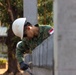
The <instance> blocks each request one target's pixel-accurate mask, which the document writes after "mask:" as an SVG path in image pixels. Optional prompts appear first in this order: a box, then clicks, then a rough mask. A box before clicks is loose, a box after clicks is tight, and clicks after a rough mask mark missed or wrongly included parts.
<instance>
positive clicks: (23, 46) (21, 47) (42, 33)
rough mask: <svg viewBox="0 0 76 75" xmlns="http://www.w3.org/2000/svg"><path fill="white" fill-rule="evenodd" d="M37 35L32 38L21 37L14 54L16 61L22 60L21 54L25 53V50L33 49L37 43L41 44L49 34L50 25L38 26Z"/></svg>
mask: <svg viewBox="0 0 76 75" xmlns="http://www.w3.org/2000/svg"><path fill="white" fill-rule="evenodd" d="M39 29H40V30H39V35H38V37H34V38H32V39H30V40H29V39H27V38H23V39H22V42H20V43H19V44H18V46H17V48H16V56H17V60H18V62H19V63H20V62H22V61H23V60H22V57H23V54H24V53H26V51H27V50H33V49H34V48H35V47H37V46H38V45H39V44H41V43H42V42H43V41H44V40H45V39H46V38H47V37H49V36H50V34H49V30H50V29H51V26H39Z"/></svg>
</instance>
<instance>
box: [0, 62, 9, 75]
mask: <svg viewBox="0 0 76 75" xmlns="http://www.w3.org/2000/svg"><path fill="white" fill-rule="evenodd" d="M7 69H8V63H6V68H4V69H0V75H2V74H3V73H4V72H5V71H7Z"/></svg>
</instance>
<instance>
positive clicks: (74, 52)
mask: <svg viewBox="0 0 76 75" xmlns="http://www.w3.org/2000/svg"><path fill="white" fill-rule="evenodd" d="M54 27H55V33H54V34H55V38H54V48H55V49H54V55H55V56H54V57H55V75H76V0H54Z"/></svg>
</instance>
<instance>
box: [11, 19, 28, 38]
mask: <svg viewBox="0 0 76 75" xmlns="http://www.w3.org/2000/svg"><path fill="white" fill-rule="evenodd" d="M26 22H27V21H26V18H18V19H16V20H15V21H14V22H13V24H12V31H13V33H14V34H15V35H16V36H18V37H20V38H21V39H22V38H23V31H24V25H25V23H26Z"/></svg>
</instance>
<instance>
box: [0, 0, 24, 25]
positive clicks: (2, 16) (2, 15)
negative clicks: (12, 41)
mask: <svg viewBox="0 0 76 75" xmlns="http://www.w3.org/2000/svg"><path fill="white" fill-rule="evenodd" d="M9 1H10V6H11V8H10V10H12V13H13V16H14V19H16V18H17V17H22V16H23V0H9ZM8 7H9V5H8V4H7V0H0V21H1V23H2V24H3V25H4V26H9V25H10V24H12V20H11V18H10V15H9V12H8Z"/></svg>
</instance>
